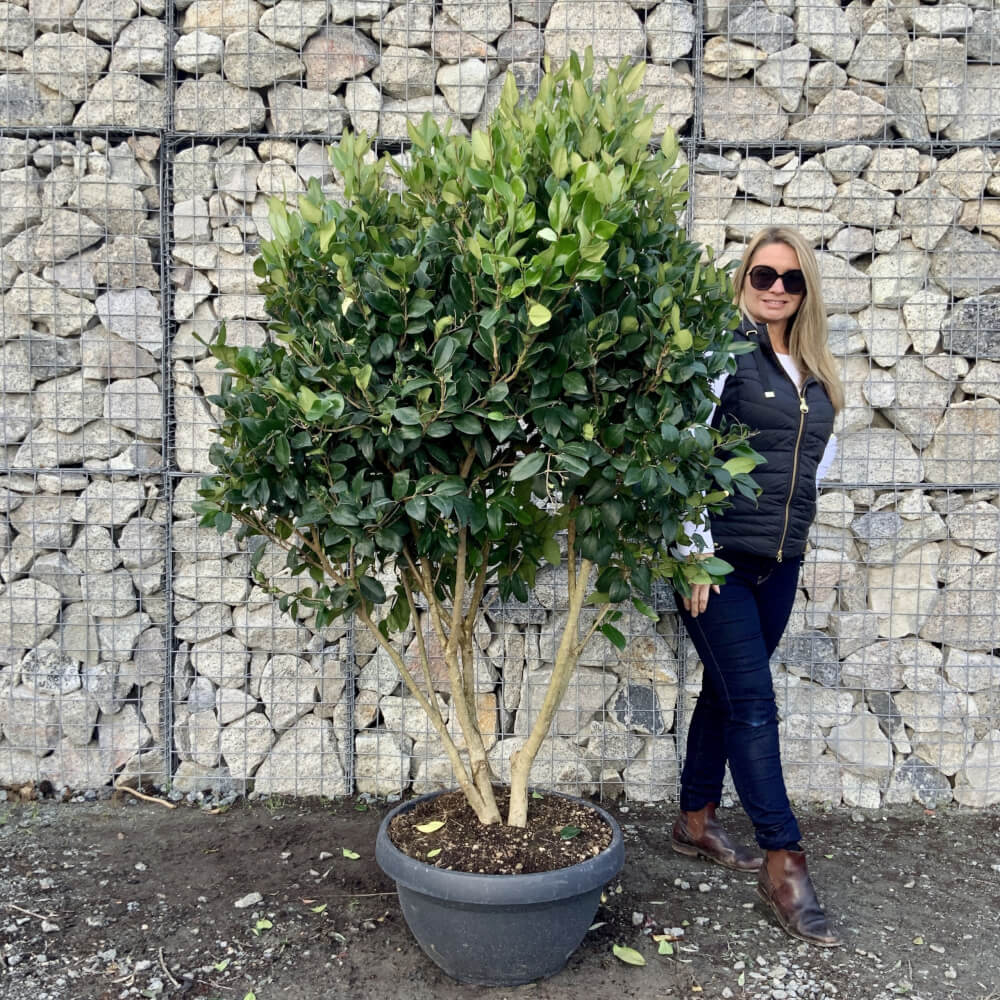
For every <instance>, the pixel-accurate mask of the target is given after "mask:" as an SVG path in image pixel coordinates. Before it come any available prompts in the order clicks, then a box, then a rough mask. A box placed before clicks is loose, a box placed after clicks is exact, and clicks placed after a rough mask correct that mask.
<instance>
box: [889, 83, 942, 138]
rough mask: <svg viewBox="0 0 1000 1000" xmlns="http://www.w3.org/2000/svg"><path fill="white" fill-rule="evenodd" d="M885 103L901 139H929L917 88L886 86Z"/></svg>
mask: <svg viewBox="0 0 1000 1000" xmlns="http://www.w3.org/2000/svg"><path fill="white" fill-rule="evenodd" d="M885 104H886V107H887V108H888V109H889V110H890V111H891V112H892V113H893V116H894V117H893V123H892V124H893V128H895V130H896V131H897V132H898V133H899V135H900V136H901V137H902V138H903V139H914V140H917V141H927V140H929V139H930V137H931V135H930V132H929V131H928V130H927V112H926V108H925V107H924V103H923V100H922V99H921V94H920V91H919V90H915V89H914V88H912V87H908V86H906V85H899V84H894V85H892V86H889V87H886V88H885Z"/></svg>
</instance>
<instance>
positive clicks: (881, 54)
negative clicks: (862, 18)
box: [847, 21, 903, 84]
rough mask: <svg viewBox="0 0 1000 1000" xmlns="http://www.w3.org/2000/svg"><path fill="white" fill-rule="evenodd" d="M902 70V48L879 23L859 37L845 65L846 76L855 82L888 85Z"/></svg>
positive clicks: (887, 28)
mask: <svg viewBox="0 0 1000 1000" xmlns="http://www.w3.org/2000/svg"><path fill="white" fill-rule="evenodd" d="M902 68H903V46H902V45H901V44H900V41H899V38H898V37H897V36H896V34H895V32H894V31H893V30H892V28H891V27H890V26H889V25H888V24H887V23H886V22H885V21H881V22H876V23H875V24H874V25H873V26H872V27H871V28H869V30H868V31H866V32H865V33H864V34H863V35H862V36H861V41H859V42H858V45H857V48H856V49H855V50H854V54H853V55H852V56H851V59H850V62H848V64H847V75H848V76H851V77H853V78H854V79H856V80H871V81H872V82H874V83H881V84H888V83H891V82H892V80H893V78H894V77H895V76H896V74H897V73H899V71H900V70H901V69H902Z"/></svg>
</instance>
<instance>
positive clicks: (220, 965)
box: [212, 958, 229, 972]
mask: <svg viewBox="0 0 1000 1000" xmlns="http://www.w3.org/2000/svg"><path fill="white" fill-rule="evenodd" d="M212 968H213V969H215V971H216V972H225V971H226V969H228V968H229V959H228V958H224V959H223V960H222V961H221V962H216V963H215V965H213V966H212Z"/></svg>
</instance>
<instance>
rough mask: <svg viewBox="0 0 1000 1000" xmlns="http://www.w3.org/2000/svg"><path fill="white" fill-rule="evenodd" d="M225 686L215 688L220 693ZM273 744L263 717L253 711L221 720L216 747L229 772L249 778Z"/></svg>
mask: <svg viewBox="0 0 1000 1000" xmlns="http://www.w3.org/2000/svg"><path fill="white" fill-rule="evenodd" d="M225 690H227V689H226V688H219V693H220V695H221V693H222V692H223V691H225ZM273 745H274V733H273V732H272V730H271V724H270V723H269V722H268V721H267V717H266V716H265V715H263V714H261V713H259V712H254V713H252V714H249V715H245V716H243V717H241V718H238V719H234V720H233V721H231V722H228V723H226V724H225V727H224V728H223V730H222V736H221V739H220V743H219V748H220V750H221V751H222V757H223V760H225V762H226V765H227V766H228V768H229V770H230V771H232V773H233V774H237V775H241V776H242V777H244V778H249V777H250V776H251V775H252V774H253V773H254V771H256V770H257V768H258V767H259V766H260V764H261V763H262V762H263V760H264V759H265V758H266V757H267V754H268V751H269V750H270V749H271V747H272V746H273ZM265 777H267V775H266V774H265Z"/></svg>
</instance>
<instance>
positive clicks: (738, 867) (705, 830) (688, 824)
mask: <svg viewBox="0 0 1000 1000" xmlns="http://www.w3.org/2000/svg"><path fill="white" fill-rule="evenodd" d="M670 846H671V847H672V848H673V849H674V850H675V851H676V852H677V853H678V854H686V855H687V856H688V857H689V858H705V860H706V861H714V862H715V863H716V864H717V865H722V867H723V868H732V869H733V870H734V871H738V872H755V871H757V870H758V869H759V868H760V866H761V864H762V863H763V861H764V859H763V858H762V857H761V856H760V855H759V854H757V853H755V852H754V851H750V850H747V848H745V847H739V846H737V845H736V844H734V843H733V842H732V841H731V840H730V839H729V834H728V833H726V831H725V830H723V829H722V827H721V826H720V825H719V824H718V823H717V822H716V819H715V803H714V802H709V804H708V805H707V806H704V807H703V808H701V809H699V810H698V811H697V812H682V813H681V814H680V815H679V816H678V817H677V822H676V823H674V832H673V834H672V836H671V838H670Z"/></svg>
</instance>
